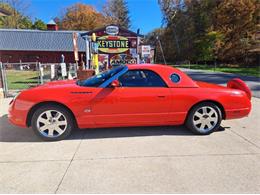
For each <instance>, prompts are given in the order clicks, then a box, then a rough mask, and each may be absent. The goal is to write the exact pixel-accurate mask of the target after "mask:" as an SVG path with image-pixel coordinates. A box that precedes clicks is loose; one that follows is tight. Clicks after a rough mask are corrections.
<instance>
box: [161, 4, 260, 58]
mask: <svg viewBox="0 0 260 195" xmlns="http://www.w3.org/2000/svg"><path fill="white" fill-rule="evenodd" d="M158 2H159V5H160V7H161V10H162V13H163V16H164V20H163V24H164V27H163V29H164V30H163V32H164V33H163V34H162V35H161V40H162V45H163V48H164V50H165V55H166V58H167V59H168V61H172V62H178V61H184V60H189V61H192V62H211V63H212V62H213V61H216V60H217V61H220V62H226V63H245V59H246V56H248V51H250V48H251V46H252V45H253V44H254V43H255V42H256V41H255V39H256V36H255V35H256V32H257V29H256V28H257V23H258V22H257V14H258V12H259V9H258V7H257V1H256V0H158ZM254 60H255V62H256V58H255V59H253V61H254Z"/></svg>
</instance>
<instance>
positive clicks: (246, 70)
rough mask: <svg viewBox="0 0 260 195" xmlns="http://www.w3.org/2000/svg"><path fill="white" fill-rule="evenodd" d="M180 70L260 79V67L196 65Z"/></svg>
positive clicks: (180, 66) (185, 65)
mask: <svg viewBox="0 0 260 195" xmlns="http://www.w3.org/2000/svg"><path fill="white" fill-rule="evenodd" d="M176 67H178V68H190V69H196V70H208V71H216V72H227V73H234V74H240V75H246V76H255V77H260V66H258V67H228V66H217V67H216V68H214V66H208V65H205V64H203V65H196V64H191V65H188V64H183V65H178V66H176Z"/></svg>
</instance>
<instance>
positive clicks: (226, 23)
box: [214, 0, 258, 62]
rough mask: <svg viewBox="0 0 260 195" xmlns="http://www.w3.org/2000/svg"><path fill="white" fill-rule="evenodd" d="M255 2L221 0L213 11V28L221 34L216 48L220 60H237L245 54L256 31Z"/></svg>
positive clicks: (250, 0) (248, 0) (253, 0)
mask: <svg viewBox="0 0 260 195" xmlns="http://www.w3.org/2000/svg"><path fill="white" fill-rule="evenodd" d="M257 14H258V11H257V4H256V1H255V0H236V1H229V0H223V1H222V2H221V3H220V4H219V6H218V7H217V8H216V11H215V27H214V28H215V30H216V31H217V32H219V33H221V34H223V36H224V38H223V43H222V47H221V48H219V49H218V52H217V53H218V57H219V58H220V59H221V60H228V61H230V60H232V61H233V62H234V61H238V60H240V59H241V58H244V57H245V55H247V51H248V50H249V49H250V46H251V44H252V39H253V37H254V35H255V34H256V31H257V29H256V28H257V24H258V22H257Z"/></svg>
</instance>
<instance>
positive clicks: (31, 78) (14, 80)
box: [6, 70, 38, 89]
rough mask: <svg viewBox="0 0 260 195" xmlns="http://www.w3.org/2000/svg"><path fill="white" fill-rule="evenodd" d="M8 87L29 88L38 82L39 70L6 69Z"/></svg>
mask: <svg viewBox="0 0 260 195" xmlns="http://www.w3.org/2000/svg"><path fill="white" fill-rule="evenodd" d="M6 76H7V85H8V89H27V88H29V87H31V86H35V85H37V84H38V71H19V70H6Z"/></svg>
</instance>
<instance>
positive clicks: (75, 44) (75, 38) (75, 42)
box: [73, 32, 79, 66]
mask: <svg viewBox="0 0 260 195" xmlns="http://www.w3.org/2000/svg"><path fill="white" fill-rule="evenodd" d="M73 51H74V58H75V61H76V65H77V66H78V61H79V48H78V33H76V32H74V33H73Z"/></svg>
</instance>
